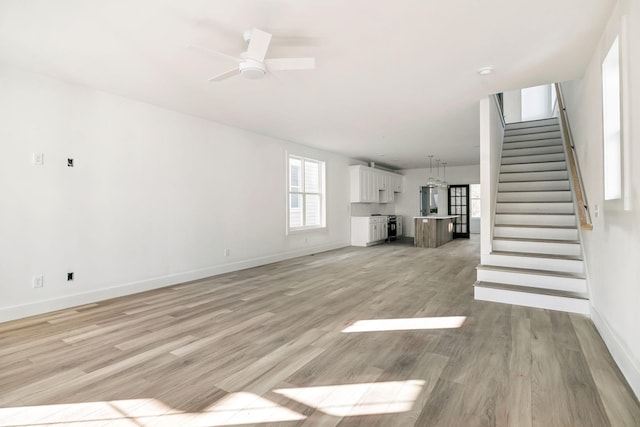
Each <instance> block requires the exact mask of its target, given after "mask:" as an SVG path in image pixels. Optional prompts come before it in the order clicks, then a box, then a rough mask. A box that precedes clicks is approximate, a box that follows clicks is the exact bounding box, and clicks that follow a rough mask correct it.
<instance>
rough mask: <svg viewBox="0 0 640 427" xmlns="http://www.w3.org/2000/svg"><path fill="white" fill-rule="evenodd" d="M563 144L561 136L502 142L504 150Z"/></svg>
mask: <svg viewBox="0 0 640 427" xmlns="http://www.w3.org/2000/svg"><path fill="white" fill-rule="evenodd" d="M558 145H559V146H562V139H561V138H551V139H541V140H537V141H516V142H505V143H503V144H502V149H503V150H510V149H514V148H531V147H551V146H554V147H555V146H558Z"/></svg>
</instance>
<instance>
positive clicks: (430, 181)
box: [427, 154, 436, 188]
mask: <svg viewBox="0 0 640 427" xmlns="http://www.w3.org/2000/svg"><path fill="white" fill-rule="evenodd" d="M432 160H433V154H431V155H430V156H429V179H428V180H427V187H430V188H433V187H435V186H436V180H435V179H433V166H432V164H431V161H432Z"/></svg>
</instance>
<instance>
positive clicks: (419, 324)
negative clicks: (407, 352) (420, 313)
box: [342, 316, 467, 333]
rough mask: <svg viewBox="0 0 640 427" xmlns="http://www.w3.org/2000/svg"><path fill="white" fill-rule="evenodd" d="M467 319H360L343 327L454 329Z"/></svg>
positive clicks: (362, 329) (359, 329) (363, 329)
mask: <svg viewBox="0 0 640 427" xmlns="http://www.w3.org/2000/svg"><path fill="white" fill-rule="evenodd" d="M465 320H467V317H466V316H447V317H417V318H406V319H372V320H358V321H357V322H355V323H354V324H353V325H351V326H348V327H346V328H345V329H343V330H342V332H344V333H353V332H386V331H410V330H424V329H453V328H459V327H461V326H462V325H463V324H464V322H465Z"/></svg>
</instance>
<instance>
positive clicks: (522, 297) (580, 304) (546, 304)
mask: <svg viewBox="0 0 640 427" xmlns="http://www.w3.org/2000/svg"><path fill="white" fill-rule="evenodd" d="M474 298H475V299H476V300H479V301H492V302H499V303H504V304H514V305H522V306H525V307H536V308H544V309H547V310H558V311H565V312H568V313H578V314H584V315H589V314H590V307H589V301H588V300H582V299H574V298H565V297H556V296H551V295H541V294H529V293H525V292H513V291H507V290H503V289H493V288H483V287H480V286H476V287H475V288H474Z"/></svg>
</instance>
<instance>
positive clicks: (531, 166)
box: [500, 161, 568, 178]
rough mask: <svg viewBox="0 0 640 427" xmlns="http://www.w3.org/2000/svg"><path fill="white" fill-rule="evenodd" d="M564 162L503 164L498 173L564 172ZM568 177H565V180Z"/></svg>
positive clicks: (565, 167) (565, 168)
mask: <svg viewBox="0 0 640 427" xmlns="http://www.w3.org/2000/svg"><path fill="white" fill-rule="evenodd" d="M566 170H567V163H566V162H565V161H552V162H538V163H525V164H504V165H501V166H500V173H523V172H554V171H556V172H557V171H560V172H562V171H566ZM566 177H568V175H565V178H566Z"/></svg>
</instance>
